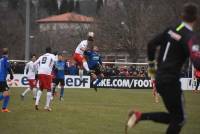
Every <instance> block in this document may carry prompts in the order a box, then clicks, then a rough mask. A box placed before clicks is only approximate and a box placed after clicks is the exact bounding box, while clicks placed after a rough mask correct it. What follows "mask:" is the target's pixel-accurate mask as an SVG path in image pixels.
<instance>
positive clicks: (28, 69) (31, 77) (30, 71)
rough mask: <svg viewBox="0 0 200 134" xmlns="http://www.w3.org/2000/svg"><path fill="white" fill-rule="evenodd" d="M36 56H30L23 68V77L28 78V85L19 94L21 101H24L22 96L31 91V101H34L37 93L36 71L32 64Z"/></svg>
mask: <svg viewBox="0 0 200 134" xmlns="http://www.w3.org/2000/svg"><path fill="white" fill-rule="evenodd" d="M36 59H37V58H36V55H32V57H31V61H30V62H28V63H27V64H26V66H25V68H24V75H25V76H27V78H28V83H29V87H28V88H27V89H26V90H25V91H24V92H23V93H22V94H21V99H22V100H24V96H25V95H26V93H28V92H30V91H31V90H32V91H33V99H34V100H35V99H36V92H37V88H36V84H37V82H36V77H35V76H36V74H37V71H36V69H35V67H34V62H35V61H36Z"/></svg>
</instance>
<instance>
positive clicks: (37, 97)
mask: <svg viewBox="0 0 200 134" xmlns="http://www.w3.org/2000/svg"><path fill="white" fill-rule="evenodd" d="M41 95H42V91H41V90H38V91H37V96H36V101H35V105H39V101H40V97H41Z"/></svg>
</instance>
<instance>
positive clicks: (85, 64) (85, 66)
mask: <svg viewBox="0 0 200 134" xmlns="http://www.w3.org/2000/svg"><path fill="white" fill-rule="evenodd" d="M83 67H84V68H85V70H86V71H87V72H89V71H90V69H89V67H88V64H87V62H83Z"/></svg>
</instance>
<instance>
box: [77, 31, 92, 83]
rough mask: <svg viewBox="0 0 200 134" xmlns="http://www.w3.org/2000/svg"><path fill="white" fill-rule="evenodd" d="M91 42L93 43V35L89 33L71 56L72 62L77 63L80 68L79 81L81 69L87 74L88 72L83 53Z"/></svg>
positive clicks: (81, 74)
mask: <svg viewBox="0 0 200 134" xmlns="http://www.w3.org/2000/svg"><path fill="white" fill-rule="evenodd" d="M93 41H94V33H93V32H89V33H88V39H87V40H83V41H81V42H80V43H79V45H78V46H77V48H76V50H75V53H74V55H73V58H74V60H75V61H76V62H77V64H78V66H79V67H80V68H79V75H80V77H81V79H82V76H83V70H82V68H84V69H85V70H86V71H87V72H88V73H89V72H90V69H89V67H88V64H87V61H86V59H85V57H84V52H85V51H86V50H87V49H88V45H89V44H91V43H92V42H93Z"/></svg>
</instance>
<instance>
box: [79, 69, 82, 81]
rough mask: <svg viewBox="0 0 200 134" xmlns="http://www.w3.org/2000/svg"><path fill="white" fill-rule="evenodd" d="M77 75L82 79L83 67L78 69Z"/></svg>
mask: <svg viewBox="0 0 200 134" xmlns="http://www.w3.org/2000/svg"><path fill="white" fill-rule="evenodd" d="M79 76H80V79H81V80H82V79H83V69H79Z"/></svg>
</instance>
